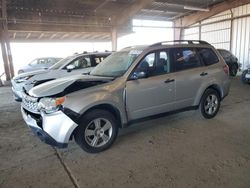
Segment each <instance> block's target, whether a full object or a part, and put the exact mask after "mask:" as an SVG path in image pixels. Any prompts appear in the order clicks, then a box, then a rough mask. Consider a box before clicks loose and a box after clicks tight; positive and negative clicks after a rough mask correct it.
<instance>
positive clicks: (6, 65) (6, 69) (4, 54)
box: [1, 32, 11, 80]
mask: <svg viewBox="0 0 250 188" xmlns="http://www.w3.org/2000/svg"><path fill="white" fill-rule="evenodd" d="M1 49H2V57H3V65H4V72H5V77H6V80H10V79H11V75H10V69H9V63H8V62H9V61H8V56H7V51H6V46H5V43H4V40H3V32H1Z"/></svg>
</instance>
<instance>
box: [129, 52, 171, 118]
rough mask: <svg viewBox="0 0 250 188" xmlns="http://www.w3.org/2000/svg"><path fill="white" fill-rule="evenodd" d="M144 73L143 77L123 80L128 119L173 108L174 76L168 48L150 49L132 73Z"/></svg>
mask: <svg viewBox="0 0 250 188" xmlns="http://www.w3.org/2000/svg"><path fill="white" fill-rule="evenodd" d="M141 72H144V73H146V77H145V78H139V79H136V80H133V79H130V80H128V81H127V83H126V108H127V112H128V118H129V120H134V119H139V118H143V117H147V116H151V115H155V114H159V113H163V112H167V111H171V110H173V108H174V100H175V78H174V77H173V75H172V74H171V65H170V61H169V54H168V51H156V52H152V53H149V54H148V55H146V56H145V58H143V60H142V61H141V62H140V63H139V64H138V66H137V67H136V69H135V70H134V72H133V74H139V73H141Z"/></svg>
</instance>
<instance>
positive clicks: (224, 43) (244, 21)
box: [182, 4, 250, 68]
mask: <svg viewBox="0 0 250 188" xmlns="http://www.w3.org/2000/svg"><path fill="white" fill-rule="evenodd" d="M182 39H186V40H188V39H192V40H205V41H208V42H209V43H211V44H212V45H214V46H215V47H216V48H223V49H227V50H230V51H232V53H233V54H235V55H236V56H237V57H238V59H239V61H240V62H241V63H242V65H243V68H246V66H247V64H250V4H247V5H244V6H240V7H237V8H234V9H232V10H227V11H224V12H222V13H220V14H217V15H215V16H213V17H211V18H208V19H206V20H203V21H202V22H199V23H197V24H195V25H192V26H190V27H189V28H186V29H184V31H183V35H182Z"/></svg>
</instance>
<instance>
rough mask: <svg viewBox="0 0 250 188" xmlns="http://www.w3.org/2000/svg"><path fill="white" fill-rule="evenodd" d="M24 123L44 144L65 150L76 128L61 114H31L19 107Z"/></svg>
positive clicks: (73, 123) (75, 125)
mask: <svg viewBox="0 0 250 188" xmlns="http://www.w3.org/2000/svg"><path fill="white" fill-rule="evenodd" d="M21 112H22V116H23V119H24V121H25V122H26V124H27V125H28V127H29V128H30V129H31V130H32V132H33V133H34V134H35V135H36V136H38V137H39V138H40V140H42V141H43V142H45V143H46V144H49V145H52V146H56V147H58V148H65V147H67V145H68V142H69V139H70V136H71V134H72V133H73V131H74V129H75V128H76V127H77V124H76V123H75V122H73V121H72V120H71V119H70V118H69V117H68V116H67V115H65V114H64V113H63V112H61V111H58V112H55V113H53V114H43V113H42V114H41V115H40V114H32V113H30V112H28V111H27V110H25V109H24V108H23V107H21Z"/></svg>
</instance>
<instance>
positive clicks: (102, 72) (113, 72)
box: [90, 50, 142, 77]
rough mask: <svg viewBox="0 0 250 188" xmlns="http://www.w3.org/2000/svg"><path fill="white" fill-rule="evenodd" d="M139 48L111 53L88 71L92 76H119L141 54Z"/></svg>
mask: <svg viewBox="0 0 250 188" xmlns="http://www.w3.org/2000/svg"><path fill="white" fill-rule="evenodd" d="M141 52H142V51H140V50H131V51H120V52H116V53H113V54H112V55H110V56H108V57H107V58H106V59H104V60H103V62H102V63H100V64H99V65H97V66H96V67H95V68H94V69H93V70H92V71H91V73H90V75H93V76H104V77H120V76H122V75H123V74H125V72H126V71H127V70H128V68H129V67H130V65H131V64H132V63H133V62H134V61H135V60H136V58H137V57H138V56H139V55H140V54H141Z"/></svg>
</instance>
